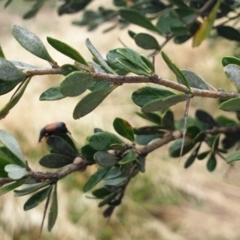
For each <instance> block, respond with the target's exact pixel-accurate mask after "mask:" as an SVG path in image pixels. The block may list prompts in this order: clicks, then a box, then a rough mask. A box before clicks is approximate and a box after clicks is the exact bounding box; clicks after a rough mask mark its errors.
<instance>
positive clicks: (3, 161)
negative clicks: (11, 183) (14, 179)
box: [0, 152, 10, 178]
mask: <svg viewBox="0 0 240 240" xmlns="http://www.w3.org/2000/svg"><path fill="white" fill-rule="evenodd" d="M0 154H1V152H0ZM9 163H10V161H9V160H8V159H7V158H6V157H5V156H1V155H0V177H3V178H5V177H8V174H7V173H6V171H5V170H4V168H5V166H6V165H8V164H9Z"/></svg>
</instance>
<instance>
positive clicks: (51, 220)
mask: <svg viewBox="0 0 240 240" xmlns="http://www.w3.org/2000/svg"><path fill="white" fill-rule="evenodd" d="M57 216H58V198H57V184H55V186H54V190H53V194H52V202H51V205H50V209H49V213H48V231H49V232H50V231H51V230H52V228H53V226H54V224H55V222H56V220H57Z"/></svg>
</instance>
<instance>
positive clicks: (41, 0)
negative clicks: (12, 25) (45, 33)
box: [23, 0, 45, 19]
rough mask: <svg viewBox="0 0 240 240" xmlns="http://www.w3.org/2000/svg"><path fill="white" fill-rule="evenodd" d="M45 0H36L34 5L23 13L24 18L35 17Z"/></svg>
mask: <svg viewBox="0 0 240 240" xmlns="http://www.w3.org/2000/svg"><path fill="white" fill-rule="evenodd" d="M44 2H45V1H44V0H37V1H35V4H34V5H33V6H32V8H31V9H30V10H29V11H27V12H26V13H25V14H24V15H23V19H30V18H32V17H34V16H35V15H36V14H37V13H38V11H39V10H40V8H41V7H42V6H43V4H44Z"/></svg>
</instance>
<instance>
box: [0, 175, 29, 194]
mask: <svg viewBox="0 0 240 240" xmlns="http://www.w3.org/2000/svg"><path fill="white" fill-rule="evenodd" d="M27 180H28V178H22V179H19V180H17V181H15V182H14V183H10V184H8V185H6V186H4V187H2V188H0V196H2V195H3V194H5V193H7V192H10V191H12V190H13V189H15V188H17V187H19V186H21V185H23V184H24V183H25V182H26V181H27Z"/></svg>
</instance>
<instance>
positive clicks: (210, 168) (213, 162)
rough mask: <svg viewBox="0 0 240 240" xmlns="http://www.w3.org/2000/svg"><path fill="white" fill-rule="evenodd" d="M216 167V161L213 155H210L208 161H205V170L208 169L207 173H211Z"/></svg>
mask: <svg viewBox="0 0 240 240" xmlns="http://www.w3.org/2000/svg"><path fill="white" fill-rule="evenodd" d="M216 166H217V160H216V158H215V155H214V154H211V155H210V157H209V159H208V161H207V169H208V171H209V172H212V171H214V169H215V168H216Z"/></svg>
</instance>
